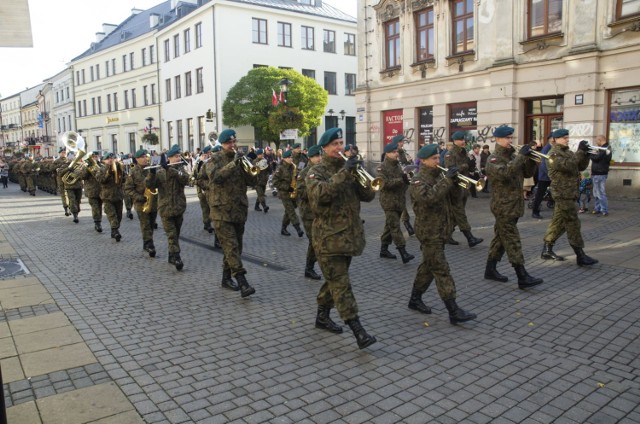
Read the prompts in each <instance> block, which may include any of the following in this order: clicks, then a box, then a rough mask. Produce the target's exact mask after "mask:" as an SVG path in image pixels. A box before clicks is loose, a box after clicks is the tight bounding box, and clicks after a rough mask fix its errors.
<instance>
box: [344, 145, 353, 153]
mask: <svg viewBox="0 0 640 424" xmlns="http://www.w3.org/2000/svg"><path fill="white" fill-rule="evenodd" d="M349 150H351V144H347V145H346V146H344V151H345V152H348V151H349Z"/></svg>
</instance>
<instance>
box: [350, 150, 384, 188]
mask: <svg viewBox="0 0 640 424" xmlns="http://www.w3.org/2000/svg"><path fill="white" fill-rule="evenodd" d="M340 156H341V157H342V159H344V160H345V161H347V160H349V158H348V157H347V156H345V154H344V153H342V152H340ZM356 179H357V180H358V183H360V185H361V186H362V187H364V188H369V187H370V188H371V190H373V191H378V190H380V188H382V178H379V177H378V178H374V177H373V176H372V175H371V174H369V173H368V172H367V171H366V170H365V169H364V168H363V167H362V166H360V165H358V167H357V168H356Z"/></svg>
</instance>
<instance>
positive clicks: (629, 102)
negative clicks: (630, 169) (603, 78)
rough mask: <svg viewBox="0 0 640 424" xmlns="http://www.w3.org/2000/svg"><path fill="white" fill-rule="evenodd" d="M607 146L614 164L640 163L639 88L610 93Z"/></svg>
mask: <svg viewBox="0 0 640 424" xmlns="http://www.w3.org/2000/svg"><path fill="white" fill-rule="evenodd" d="M609 144H610V145H611V149H612V150H613V157H612V159H613V161H614V162H616V163H618V164H639V163H640V87H637V88H631V89H624V90H615V91H612V92H611V104H610V105H609Z"/></svg>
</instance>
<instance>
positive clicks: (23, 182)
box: [16, 155, 29, 193]
mask: <svg viewBox="0 0 640 424" xmlns="http://www.w3.org/2000/svg"><path fill="white" fill-rule="evenodd" d="M28 156H29V155H27V156H22V157H21V158H20V161H19V162H18V164H17V165H16V176H17V177H18V184H20V190H22V191H24V192H25V193H26V192H27V177H26V173H25V171H26V168H25V167H26V166H27V164H28V163H27V162H28Z"/></svg>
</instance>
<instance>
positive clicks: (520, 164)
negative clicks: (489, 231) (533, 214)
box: [485, 144, 536, 265]
mask: <svg viewBox="0 0 640 424" xmlns="http://www.w3.org/2000/svg"><path fill="white" fill-rule="evenodd" d="M485 169H486V173H487V175H488V176H489V179H490V180H491V184H492V189H491V213H493V216H495V218H496V222H495V224H494V227H493V233H494V236H493V240H491V245H490V246H489V260H495V261H500V260H502V256H503V255H504V253H505V251H506V253H507V257H508V258H509V262H510V263H511V264H512V265H524V256H523V255H522V243H521V242H520V233H519V232H518V219H519V218H521V217H522V216H523V215H524V201H523V200H522V186H523V182H524V178H530V177H532V176H533V174H534V172H535V170H536V163H535V162H534V161H533V160H530V159H529V158H528V157H527V156H524V155H514V149H513V148H511V147H510V148H508V149H507V148H505V147H502V146H501V145H499V144H496V147H495V150H494V152H493V154H491V155H490V156H489V158H488V159H487V163H486V168H485Z"/></svg>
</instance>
